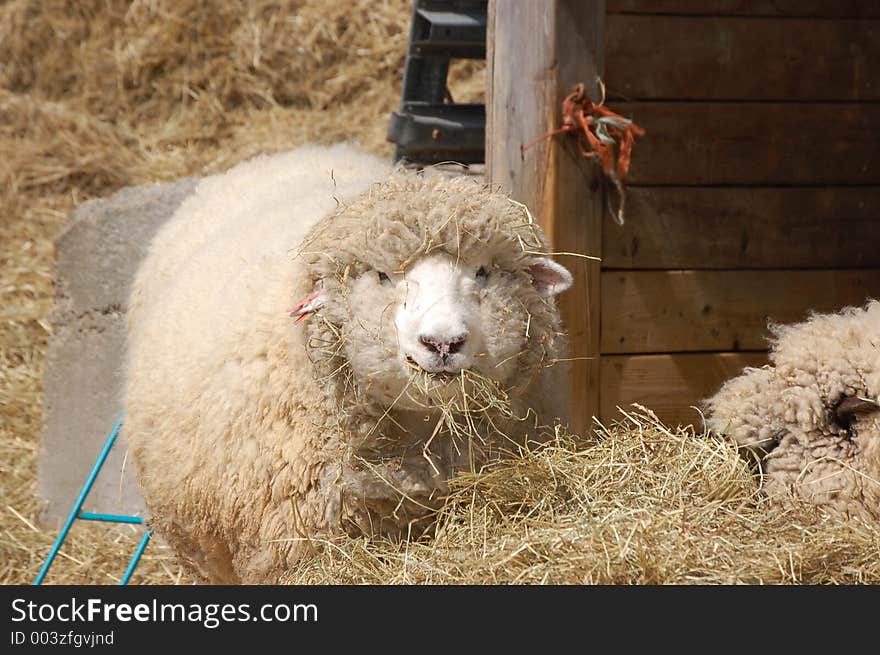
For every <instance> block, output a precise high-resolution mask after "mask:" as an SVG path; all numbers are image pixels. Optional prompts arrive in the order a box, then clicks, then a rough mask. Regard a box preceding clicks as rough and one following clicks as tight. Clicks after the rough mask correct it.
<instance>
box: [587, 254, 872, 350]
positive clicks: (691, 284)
mask: <svg viewBox="0 0 880 655" xmlns="http://www.w3.org/2000/svg"><path fill="white" fill-rule="evenodd" d="M868 298H880V269H857V270H824V271H786V270H782V271H610V272H604V273H602V333H601V349H602V352H603V353H612V354H617V353H663V352H689V351H716V350H734V351H736V350H763V349H766V348H767V345H768V344H767V337H768V334H769V332H768V330H767V323H768V321H773V322H777V323H792V322H795V321H800V320H803V319H804V318H806V317H807V315H808V313H809V312H810V311H816V312H829V311H836V310H838V309H841V308H842V307H845V306H849V305H862V304H864V302H865V301H866V300H867V299H868Z"/></svg>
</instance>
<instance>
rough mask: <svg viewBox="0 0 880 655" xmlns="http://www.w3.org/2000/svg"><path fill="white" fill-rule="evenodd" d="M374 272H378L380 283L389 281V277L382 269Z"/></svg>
mask: <svg viewBox="0 0 880 655" xmlns="http://www.w3.org/2000/svg"><path fill="white" fill-rule="evenodd" d="M376 272H377V273H378V274H379V282H381V283H382V284H385V283H387V282H390V281H391V278H389V277H388V275H387V274H385V273H383V272H382V271H376Z"/></svg>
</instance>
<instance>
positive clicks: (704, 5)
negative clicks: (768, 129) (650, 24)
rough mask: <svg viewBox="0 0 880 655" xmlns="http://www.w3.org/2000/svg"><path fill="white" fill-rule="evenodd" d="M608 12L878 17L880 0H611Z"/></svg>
mask: <svg viewBox="0 0 880 655" xmlns="http://www.w3.org/2000/svg"><path fill="white" fill-rule="evenodd" d="M608 13H609V14H612V13H645V14H697V15H708V16H779V17H785V16H807V17H810V16H815V17H820V18H872V17H873V18H877V17H880V0H834V1H829V0H608Z"/></svg>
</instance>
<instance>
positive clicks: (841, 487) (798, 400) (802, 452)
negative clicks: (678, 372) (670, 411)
mask: <svg viewBox="0 0 880 655" xmlns="http://www.w3.org/2000/svg"><path fill="white" fill-rule="evenodd" d="M772 332H773V335H774V336H773V339H772V341H771V351H770V364H768V365H767V366H764V367H762V368H748V369H746V370H745V371H744V372H743V374H742V375H740V376H739V377H736V378H734V379H732V380H729V381H728V382H726V383H725V384H724V385H723V386H722V388H721V389H720V390H719V391H718V392H717V393H716V394H715V395H714V396H713V397H711V398H709V399H708V400H707V401H706V402H705V406H706V409H707V425H708V427H709V428H711V429H712V430H714V431H715V432H718V433H721V434H726V435H728V436H729V437H731V438H733V439H734V440H735V441H736V442H737V443H738V444H740V445H742V446H744V447H747V448H750V449H753V450H756V451H758V452H759V453H760V455H761V464H762V470H763V474H764V481H765V488H766V490H767V491H768V493H771V494H774V495H787V494H794V495H796V496H799V497H801V498H804V499H806V500H809V501H811V502H815V503H818V504H820V505H822V506H824V507H826V508H827V509H828V510H829V511H830V512H832V513H835V514H838V515H853V516H860V517H865V518H869V519H873V520H877V519H880V405H878V403H877V401H878V393H880V302H878V301H873V300H872V301H870V302H868V303H867V304H866V306H865V307H849V308H845V309H843V310H841V311H840V312H837V313H832V314H814V315H812V316H811V317H810V318H809V319H808V320H806V321H804V322H802V323H798V324H793V325H776V326H772Z"/></svg>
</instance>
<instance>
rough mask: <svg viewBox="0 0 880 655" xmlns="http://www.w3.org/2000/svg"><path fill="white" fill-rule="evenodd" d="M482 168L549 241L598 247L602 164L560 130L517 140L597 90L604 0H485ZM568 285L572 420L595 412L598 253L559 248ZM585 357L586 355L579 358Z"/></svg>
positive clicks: (563, 299)
mask: <svg viewBox="0 0 880 655" xmlns="http://www.w3.org/2000/svg"><path fill="white" fill-rule="evenodd" d="M488 19H489V20H488V32H487V47H488V51H487V56H486V59H487V67H488V70H487V80H488V97H487V100H486V108H487V125H486V174H487V179H488V181H489V182H490V183H492V184H497V185H500V186H501V187H502V188H503V189H504V190H506V191H508V192H510V193H511V195H512V197H513V198H515V199H516V200H518V201H520V202H523V203H525V204H526V205H527V206H528V207H529V209H531V211H532V212H533V213H534V214H535V215H536V216H537V218H538V220H539V222H540V224H541V226H542V227H543V228H544V230H545V232H546V234H547V236H548V238H549V239H550V242H551V246H552V248H553V250H554V251H567V252H574V253H582V254H585V255H592V256H595V257H600V256H601V244H602V212H603V211H604V205H603V200H602V190H601V189H602V186H601V177H600V176H601V171H600V169H599V167H598V165H596V164H595V163H594V162H593V161H592V160H587V159H585V158H584V157H583V156H582V155H581V154H580V152H579V151H578V149H577V146H576V144H575V143H574V140H573V139H571V138H569V137H568V135H560V136H556V137H553V138H552V139H548V140H546V141H543V142H542V143H540V144H538V145H536V146H534V147H532V148H531V149H529V150H528V151H525V152H524V151H523V146H525V145H527V144H528V143H530V142H531V141H533V140H534V139H536V138H538V137H540V136H541V135H543V134H546V133H547V132H549V131H551V130H555V129H557V128H559V127H560V125H561V119H562V116H561V106H562V105H561V103H562V100H563V99H564V98H565V96H567V95H568V94H569V93H571V91H572V88H573V87H574V85H575V84H577V83H579V82H582V83H583V84H584V85H585V89H586V91H587V93H588V94H589V96H590V98H591V99H593V100H598V99H599V98H600V97H601V95H600V88H599V83H598V80H599V79H600V76H601V74H602V71H603V65H604V62H603V53H604V35H603V26H604V22H605V1H604V0H542V1H540V2H536V1H534V0H489V14H488ZM556 258H557V259H558V260H559V261H560V263H562V264H564V265H565V266H567V267H568V269H569V270H571V271H572V273H573V274H574V278H575V283H574V287H573V288H572V289H570V290H569V291H567V292H565V293H564V294H562V295H561V296H559V306H560V310H561V312H562V317H563V321H564V323H565V328H566V330H567V331H568V333H569V336H570V340H571V357H572V358H573V361H572V362H571V424H570V425H571V429H572V431H573V432H575V433H577V434H580V435H583V436H586V435H587V432H588V430H589V429H590V427H591V423H592V421H591V418H592V417H593V416H598V415H599V370H600V368H599V271H600V266H599V262H597V261H592V260H586V259H583V258H580V257H572V256H564V255H560V256H557V257H556ZM587 358H589V359H587Z"/></svg>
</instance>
